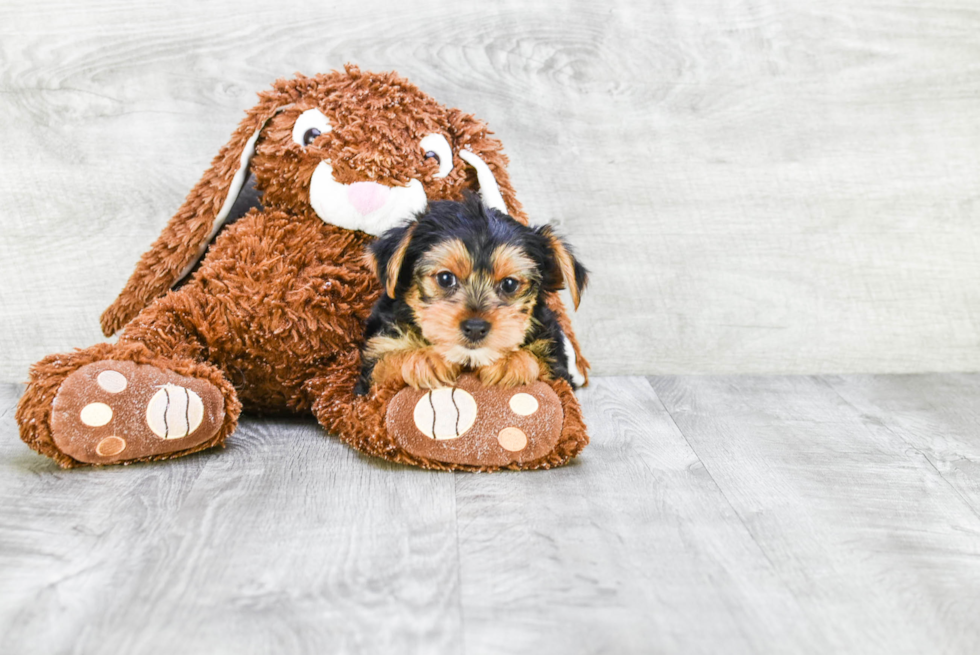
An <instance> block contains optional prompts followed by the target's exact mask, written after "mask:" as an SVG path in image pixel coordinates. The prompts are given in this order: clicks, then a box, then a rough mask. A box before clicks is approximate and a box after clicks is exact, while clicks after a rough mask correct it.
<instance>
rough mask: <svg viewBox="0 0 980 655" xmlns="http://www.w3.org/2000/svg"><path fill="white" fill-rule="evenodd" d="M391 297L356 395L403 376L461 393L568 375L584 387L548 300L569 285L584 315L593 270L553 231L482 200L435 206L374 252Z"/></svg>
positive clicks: (365, 356)
mask: <svg viewBox="0 0 980 655" xmlns="http://www.w3.org/2000/svg"><path fill="white" fill-rule="evenodd" d="M368 258H369V260H370V261H371V263H372V265H373V267H374V269H375V271H376V272H377V275H378V278H379V279H380V281H381V285H382V286H383V287H384V290H385V293H384V294H383V295H382V296H381V298H380V299H379V300H378V302H377V303H376V304H375V306H374V309H373V310H372V312H371V316H370V318H369V319H368V322H367V327H366V332H365V339H366V343H365V346H364V349H363V350H362V353H361V354H362V369H361V378H360V380H359V381H358V384H357V389H356V392H357V393H358V394H362V395H363V394H365V393H367V391H368V389H369V387H370V385H371V384H372V383H373V384H381V383H384V382H387V381H390V380H393V379H398V380H404V381H405V382H406V383H407V384H409V385H410V386H412V387H415V388H417V389H433V388H437V387H442V386H451V385H452V384H453V383H454V382H455V380H456V378H457V376H458V375H459V374H460V373H462V372H464V371H473V372H475V373H476V374H478V375H479V377H480V379H481V380H482V381H483V383H484V384H488V385H502V386H508V387H513V386H519V385H524V384H530V383H532V382H534V381H535V380H538V379H539V378H544V379H549V378H562V379H564V380H566V381H568V382H569V383H570V384H572V385H573V386H574V383H573V382H572V377H571V375H570V373H569V369H568V357H569V356H572V357H574V354H572V353H568V352H566V348H565V343H566V342H565V339H564V334H563V332H562V330H561V327H560V326H559V324H558V319H557V317H556V316H555V314H554V312H552V311H551V310H550V309H548V307H547V305H546V304H545V302H544V294H546V293H548V292H551V291H557V290H558V289H561V288H564V287H565V286H566V285H567V286H568V287H569V291H570V292H571V296H572V301H573V302H574V304H575V307H576V309H577V308H578V304H579V297H580V295H581V293H582V290H583V289H584V287H585V284H586V281H587V276H588V273H587V271H586V269H585V267H584V266H582V265H581V264H579V263H578V261H577V260H576V259H575V257H574V256H573V254H572V252H571V250H570V248H569V247H568V245H567V244H566V243H565V242H564V241H563V240H562V239H561V238H559V237H558V236H557V235H555V233H554V232H553V231H552V229H551V227H550V226H548V225H544V226H541V227H536V228H531V227H527V226H525V225H522V224H521V223H518V222H517V221H516V220H514V219H513V218H511V217H510V216H507V215H506V214H503V213H501V212H499V211H497V210H495V209H491V208H488V207H486V206H485V205H483V204H482V202H480V200H479V198H478V197H476V196H470V197H467V198H466V200H465V202H451V201H442V202H434V203H431V204H430V205H429V207H428V210H427V213H426V214H424V215H422V216H421V217H419V218H418V220H417V221H413V222H409V223H406V224H405V225H402V226H400V227H396V228H393V229H391V230H389V231H388V232H386V233H384V234H383V235H381V237H380V238H379V239H378V240H377V241H375V242H374V243H373V244H371V246H370V247H369V253H368Z"/></svg>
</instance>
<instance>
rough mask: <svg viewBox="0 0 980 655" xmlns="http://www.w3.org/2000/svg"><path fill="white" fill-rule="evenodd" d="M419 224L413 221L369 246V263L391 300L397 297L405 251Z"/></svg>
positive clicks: (387, 233)
mask: <svg viewBox="0 0 980 655" xmlns="http://www.w3.org/2000/svg"><path fill="white" fill-rule="evenodd" d="M417 225H418V223H417V222H415V221H412V222H411V223H407V224H405V225H402V226H401V227H396V228H393V229H391V230H388V231H387V232H385V233H384V234H382V235H381V236H380V237H379V238H378V240H377V241H375V242H374V243H372V244H371V245H370V246H368V253H367V256H368V261H369V262H370V264H371V267H372V268H373V269H374V272H375V273H376V274H377V276H378V280H379V281H380V282H381V286H383V287H384V289H385V293H386V294H388V297H389V298H392V299H393V298H394V297H395V287H397V286H398V277H399V275H400V274H401V270H402V262H403V261H405V251H407V250H408V244H409V243H411V242H412V234H413V233H414V232H415V227H416V226H417Z"/></svg>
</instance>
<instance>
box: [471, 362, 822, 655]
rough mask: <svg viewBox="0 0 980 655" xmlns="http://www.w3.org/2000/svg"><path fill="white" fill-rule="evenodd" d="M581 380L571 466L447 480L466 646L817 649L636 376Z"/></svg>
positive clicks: (495, 650)
mask: <svg viewBox="0 0 980 655" xmlns="http://www.w3.org/2000/svg"><path fill="white" fill-rule="evenodd" d="M593 386H594V388H592V389H590V390H588V391H586V392H583V393H582V401H583V409H584V412H585V418H586V422H587V424H588V425H589V428H590V430H591V434H592V440H593V441H592V444H591V445H590V446H589V447H588V448H587V449H586V450H585V451H584V453H583V454H582V456H581V457H580V458H579V459H578V460H577V462H575V463H574V464H573V465H571V466H568V467H565V468H562V469H557V470H555V471H551V472H546V473H541V474H534V475H526V474H520V473H518V474H501V475H494V476H491V477H489V478H487V477H476V476H457V482H456V505H457V512H458V521H459V549H460V576H461V588H462V590H463V593H462V602H463V617H464V643H465V644H466V648H467V652H468V653H474V654H477V653H481V654H482V653H486V654H487V655H493V654H500V653H620V654H623V655H625V654H628V653H718V652H726V653H764V652H790V651H792V650H793V649H794V648H800V647H803V648H806V649H809V648H812V649H813V650H812V652H814V653H817V652H827V649H826V645H825V642H824V641H823V639H822V637H821V635H820V630H819V627H818V626H816V625H815V624H814V623H813V622H812V621H811V620H810V618H809V617H808V616H807V615H806V613H805V612H804V611H803V609H802V608H801V606H800V604H799V602H798V601H797V599H796V598H795V597H794V595H793V593H792V591H791V590H790V589H789V588H788V587H787V586H786V585H785V584H784V582H783V581H782V580H781V579H780V577H779V575H778V573H777V571H776V570H775V569H774V568H773V566H772V565H771V563H770V562H769V561H768V559H767V557H766V554H765V553H764V552H763V551H762V550H761V549H760V548H759V546H758V544H756V543H755V541H754V539H753V537H752V535H751V533H750V532H749V530H747V529H746V526H745V525H744V524H743V523H742V521H741V520H740V518H739V516H738V514H737V513H736V512H734V511H733V510H732V507H731V505H730V504H729V503H728V501H727V499H726V498H725V496H724V494H723V493H722V492H721V491H720V490H719V488H718V486H717V485H716V484H715V482H714V480H713V479H712V475H711V473H710V472H709V471H708V470H706V469H705V467H704V466H703V465H702V463H701V462H700V461H699V460H698V457H697V455H696V454H695V453H694V451H693V450H692V449H691V446H690V445H689V444H688V442H687V441H686V440H685V439H684V436H683V435H682V434H681V433H680V432H679V431H678V430H677V427H676V426H675V425H674V423H673V422H672V421H671V419H670V416H669V415H668V414H667V413H666V412H665V411H664V409H663V406H662V405H661V403H660V401H659V400H658V399H657V397H656V395H655V394H654V393H653V390H652V389H651V388H650V386H649V384H648V383H647V382H646V381H645V380H644V379H643V378H601V379H599V380H597V381H596V382H594V383H593ZM773 608H779V614H780V615H779V616H778V617H776V616H774V615H773Z"/></svg>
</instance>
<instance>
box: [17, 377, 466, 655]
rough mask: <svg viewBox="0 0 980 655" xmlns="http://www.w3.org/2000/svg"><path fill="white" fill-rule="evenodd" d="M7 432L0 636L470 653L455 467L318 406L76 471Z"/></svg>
mask: <svg viewBox="0 0 980 655" xmlns="http://www.w3.org/2000/svg"><path fill="white" fill-rule="evenodd" d="M13 388H14V387H12V385H6V386H4V387H3V389H4V391H3V393H4V396H3V398H2V399H3V403H2V405H3V406H10V405H12V400H13V398H14V397H15V394H12V393H11V391H10V390H11V389H13ZM2 433H3V437H4V438H3V440H2V441H0V526H2V529H0V652H5V653H15V652H84V653H122V652H134V653H168V654H169V653H175V652H180V653H208V654H216V653H270V652H290V653H324V652H344V653H396V652H405V653H409V652H435V653H459V652H461V651H462V646H461V643H460V641H459V639H460V635H461V623H460V621H461V612H460V604H459V602H460V601H459V586H458V571H457V566H456V564H457V558H456V521H455V514H454V512H455V503H454V500H453V478H452V476H451V475H446V474H438V473H430V472H425V471H420V470H417V469H408V468H405V467H398V466H390V465H387V464H385V463H379V462H378V461H377V460H373V459H368V458H365V457H362V456H360V455H358V454H356V453H354V452H353V451H351V450H350V449H349V448H347V447H346V446H344V445H342V444H341V443H340V442H338V441H337V440H335V439H332V438H329V437H327V436H326V435H325V434H324V433H323V432H322V430H321V429H320V428H319V427H318V426H317V425H316V424H315V423H314V422H313V421H312V420H302V421H301V420H296V421H289V420H279V419H276V420H273V419H247V420H245V421H244V422H243V424H242V426H241V427H240V429H239V430H238V432H237V433H236V434H235V435H234V437H233V438H232V439H231V440H230V445H229V446H228V447H227V449H226V450H225V451H224V452H212V453H202V454H199V455H195V456H191V457H186V458H182V459H179V460H174V461H172V462H163V463H159V464H153V465H136V466H129V467H108V468H105V469H88V470H74V471H68V472H62V471H59V470H58V469H57V468H56V467H54V466H53V465H52V464H51V463H49V462H48V461H47V460H45V459H43V458H41V457H39V456H35V455H33V454H32V453H30V451H28V450H27V448H26V446H24V445H23V444H21V443H19V442H16V441H15V436H14V435H15V434H16V432H15V427H14V426H13V422H12V411H8V412H7V413H6V414H5V415H4V416H3V418H2Z"/></svg>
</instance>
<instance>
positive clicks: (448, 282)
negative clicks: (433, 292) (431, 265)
mask: <svg viewBox="0 0 980 655" xmlns="http://www.w3.org/2000/svg"><path fill="white" fill-rule="evenodd" d="M436 282H437V283H438V284H439V286H440V287H442V288H443V289H452V288H453V287H454V286H456V276H455V275H453V274H452V273H450V272H449V271H442V272H441V273H439V274H438V275H436Z"/></svg>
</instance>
